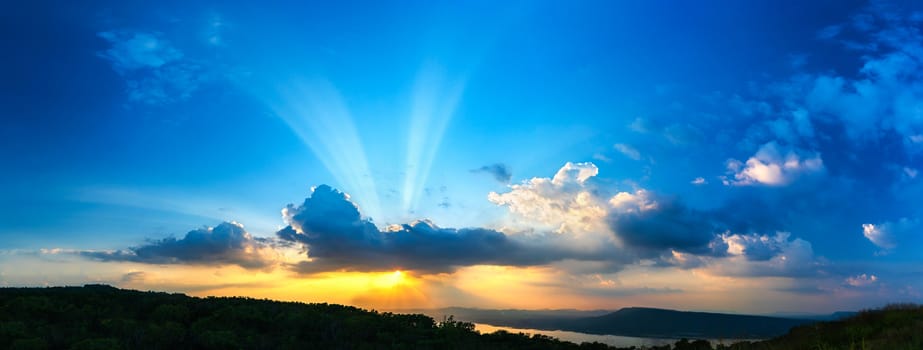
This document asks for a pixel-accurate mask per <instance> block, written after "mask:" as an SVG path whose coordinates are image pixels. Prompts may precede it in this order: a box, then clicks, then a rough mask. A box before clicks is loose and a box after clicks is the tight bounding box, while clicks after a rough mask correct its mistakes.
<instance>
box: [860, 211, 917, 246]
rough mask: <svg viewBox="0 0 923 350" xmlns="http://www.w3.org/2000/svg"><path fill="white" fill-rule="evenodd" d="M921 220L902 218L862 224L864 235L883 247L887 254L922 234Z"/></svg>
mask: <svg viewBox="0 0 923 350" xmlns="http://www.w3.org/2000/svg"><path fill="white" fill-rule="evenodd" d="M920 231H921V227H920V220H916V219H914V220H912V219H908V218H902V219H900V220H898V221H896V222H890V221H885V222H882V223H878V224H862V235H863V236H865V238H866V239H868V240H869V241H870V242H872V243H873V244H875V245H876V246H878V247H879V248H881V249H883V251H881V252H880V253H881V254H887V253H889V252H891V251H893V250H894V249H896V248H897V247H898V245H899V244H900V243H903V242H905V241H907V240H909V239H912V238H914V236H917V237H919V236H920Z"/></svg>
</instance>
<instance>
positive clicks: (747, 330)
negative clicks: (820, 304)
mask: <svg viewBox="0 0 923 350" xmlns="http://www.w3.org/2000/svg"><path fill="white" fill-rule="evenodd" d="M417 312H421V313H424V314H426V315H429V316H431V317H433V318H436V319H437V320H438V319H440V318H441V317H442V316H444V315H454V316H455V317H456V318H457V319H459V320H464V321H469V322H477V323H486V324H490V325H494V326H506V327H516V328H531V329H541V330H563V331H573V332H581V333H591V334H612V335H622V336H635V337H651V338H683V337H686V338H711V339H718V338H724V339H765V338H771V337H774V336H778V335H782V334H785V333H786V332H788V330H789V329H791V328H792V327H795V326H798V325H802V324H806V323H811V322H815V321H816V320H815V319H806V318H783V317H770V316H751V315H736V314H723V313H711V312H690V311H676V310H666V309H655V308H643V307H630V308H623V309H620V310H618V311H615V312H611V311H605V310H596V311H578V310H483V309H469V308H446V309H435V310H418V311H417Z"/></svg>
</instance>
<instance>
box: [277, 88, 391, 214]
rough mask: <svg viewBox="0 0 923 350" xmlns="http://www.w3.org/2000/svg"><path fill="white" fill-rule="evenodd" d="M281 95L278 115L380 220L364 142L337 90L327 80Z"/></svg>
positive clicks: (367, 212)
mask: <svg viewBox="0 0 923 350" xmlns="http://www.w3.org/2000/svg"><path fill="white" fill-rule="evenodd" d="M278 91H279V95H280V96H281V100H280V101H279V103H273V104H270V105H271V107H272V108H273V110H274V112H275V113H276V114H277V115H278V116H279V117H280V118H282V120H283V121H285V123H286V124H287V125H288V126H289V128H291V130H292V131H293V132H294V133H295V134H296V135H297V136H298V138H300V139H301V141H302V142H303V143H304V144H305V145H306V146H308V147H309V148H310V149H311V151H312V152H313V153H314V155H315V156H316V157H317V158H318V159H319V160H320V161H321V163H323V164H324V167H326V168H327V170H328V171H329V172H330V173H331V174H332V175H333V176H334V177H336V179H337V180H338V181H341V182H342V183H341V185H342V189H343V190H344V191H346V192H349V193H351V194H352V195H353V196H354V197H355V198H357V199H358V201H360V202H361V203H362V210H363V214H364V215H366V216H369V217H379V216H380V214H381V205H380V202H379V199H378V192H377V189H376V186H375V180H374V178H373V177H372V174H371V171H370V170H369V163H368V160H367V158H366V156H365V150H364V149H363V145H362V140H361V139H360V138H359V133H358V132H357V131H356V126H355V124H354V123H353V118H352V116H351V114H350V112H349V109H348V108H347V107H346V104H345V103H344V102H343V98H342V97H341V96H340V94H339V92H338V91H337V90H336V88H335V87H334V86H333V85H332V84H330V82H328V81H326V80H315V81H311V82H309V83H305V82H300V83H295V84H290V85H287V86H284V87H282V88H280V89H278Z"/></svg>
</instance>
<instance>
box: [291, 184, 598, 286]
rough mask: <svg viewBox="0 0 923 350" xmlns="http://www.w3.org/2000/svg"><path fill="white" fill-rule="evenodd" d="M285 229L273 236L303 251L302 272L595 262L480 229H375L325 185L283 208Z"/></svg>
mask: <svg viewBox="0 0 923 350" xmlns="http://www.w3.org/2000/svg"><path fill="white" fill-rule="evenodd" d="M283 216H284V218H285V220H286V222H288V223H289V226H287V227H285V228H283V229H282V230H280V231H279V232H278V233H277V236H278V237H279V238H280V239H282V240H285V241H290V242H298V243H302V244H304V245H305V246H306V247H307V253H308V258H309V261H306V262H302V263H299V264H297V265H296V266H294V268H295V269H296V270H298V271H300V272H304V273H314V272H321V271H331V270H350V271H388V270H396V269H406V270H414V271H422V272H450V271H454V269H455V268H457V267H459V266H470V265H481V264H487V265H510V266H531V265H544V264H549V263H551V262H554V261H559V260H563V259H578V260H579V259H598V257H594V256H591V255H584V253H582V252H577V251H569V250H565V249H559V248H557V247H556V246H555V245H554V244H549V243H552V242H549V241H547V240H546V239H545V238H543V237H542V236H540V235H539V236H530V237H518V238H512V237H510V236H507V235H506V234H504V233H501V232H498V231H495V230H491V229H486V228H461V229H454V228H441V227H438V226H436V225H435V224H433V223H432V222H430V221H428V220H419V221H415V222H413V223H410V224H400V225H390V226H388V227H387V228H386V229H384V230H379V229H378V228H377V227H376V226H375V225H374V224H373V223H372V222H371V221H370V220H369V219H364V218H362V217H361V215H360V212H359V208H358V207H357V206H356V205H355V204H354V203H352V202H351V201H350V200H349V197H348V196H347V195H346V194H344V193H342V192H340V191H337V190H335V189H333V188H331V187H329V186H326V185H322V186H318V187H317V188H315V189H314V192H313V193H312V194H311V197H309V198H307V199H305V201H304V203H303V204H302V205H300V206H294V205H289V206H287V207H286V208H285V209H284V210H283Z"/></svg>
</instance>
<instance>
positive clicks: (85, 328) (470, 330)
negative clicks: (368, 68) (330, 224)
mask: <svg viewBox="0 0 923 350" xmlns="http://www.w3.org/2000/svg"><path fill="white" fill-rule="evenodd" d="M0 348H2V349H382V348H384V349H615V348H612V347H609V346H606V345H604V344H599V343H584V344H581V345H577V344H574V343H570V342H564V341H560V340H557V339H554V338H551V337H548V336H544V335H531V336H530V335H526V334H512V333H508V332H495V333H491V334H479V333H478V332H476V331H475V330H474V325H473V324H471V323H467V322H460V321H456V320H454V319H453V318H446V319H444V320H442V321H441V322H436V321H435V320H434V319H433V318H430V317H428V316H424V315H414V314H392V313H379V312H376V311H369V310H363V309H359V308H355V307H350V306H343V305H335V304H304V303H293V302H279V301H271V300H257V299H249V298H214V297H209V298H195V297H189V296H186V295H182V294H167V293H155V292H139V291H131V290H121V289H117V288H113V287H110V286H104V285H89V286H84V287H53V288H0Z"/></svg>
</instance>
